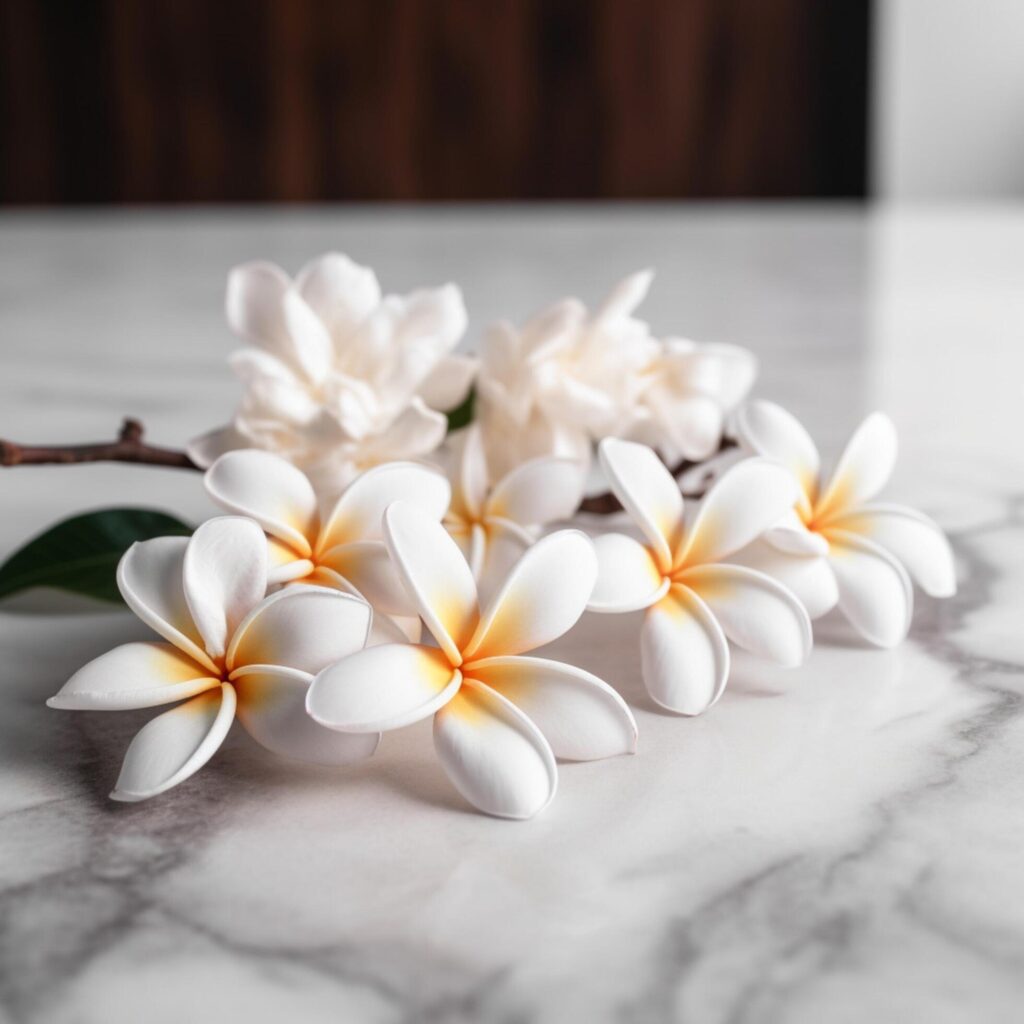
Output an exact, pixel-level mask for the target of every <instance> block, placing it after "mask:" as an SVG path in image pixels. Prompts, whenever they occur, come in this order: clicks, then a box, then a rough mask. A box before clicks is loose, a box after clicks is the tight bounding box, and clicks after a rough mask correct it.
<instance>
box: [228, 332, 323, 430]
mask: <svg viewBox="0 0 1024 1024" xmlns="http://www.w3.org/2000/svg"><path fill="white" fill-rule="evenodd" d="M228 365H229V366H230V367H231V369H232V370H233V371H234V373H235V376H236V377H237V378H238V379H239V380H240V381H241V382H242V383H243V384H245V385H246V386H252V385H255V384H259V383H262V382H265V381H273V382H274V383H276V384H284V385H287V386H288V387H293V388H294V387H300V388H301V387H305V385H304V384H303V383H302V381H301V379H300V378H299V377H297V376H296V374H295V371H294V370H292V369H291V368H290V367H289V366H288V365H287V364H286V363H282V362H281V360H280V359H278V358H277V356H274V355H271V354H270V353H269V352H265V351H264V350H263V349H261V348H240V349H236V350H235V351H234V352H232V353H231V355H229V356H228ZM241 447H243V448H244V447H247V445H241Z"/></svg>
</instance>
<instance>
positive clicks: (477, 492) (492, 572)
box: [444, 425, 584, 585]
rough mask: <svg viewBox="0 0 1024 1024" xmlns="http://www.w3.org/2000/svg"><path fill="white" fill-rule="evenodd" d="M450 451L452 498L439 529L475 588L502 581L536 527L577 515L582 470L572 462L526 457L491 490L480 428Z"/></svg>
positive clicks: (533, 537) (465, 434)
mask: <svg viewBox="0 0 1024 1024" xmlns="http://www.w3.org/2000/svg"><path fill="white" fill-rule="evenodd" d="M454 448H455V451H454V455H455V457H454V458H453V460H452V465H451V470H450V472H449V479H450V481H451V485H452V500H451V505H450V506H449V508H448V513H447V514H446V515H445V517H444V525H445V527H446V528H447V530H448V532H449V533H450V534H451V535H452V537H454V538H455V542H456V543H457V544H458V545H459V548H460V549H461V551H462V553H463V555H464V556H465V558H466V561H467V562H469V566H470V569H471V570H472V571H473V576H474V577H475V578H476V581H477V583H478V585H479V584H480V583H481V580H483V579H484V578H485V577H486V578H487V579H488V580H489V581H493V580H494V579H496V578H499V577H504V575H505V574H506V573H507V572H508V570H509V569H510V568H511V567H512V563H513V562H515V560H516V559H517V558H518V557H519V556H520V555H521V554H522V553H523V551H524V550H525V549H526V548H528V547H529V546H530V545H531V544H532V543H533V542H534V541H535V540H536V538H537V534H538V533H539V528H540V527H542V526H545V525H547V524H548V523H553V522H556V521H558V520H560V519H568V518H569V517H570V516H571V515H572V514H573V513H574V512H575V511H576V509H577V507H578V506H579V503H580V501H581V499H582V497H583V484H584V470H583V467H582V466H581V465H580V463H579V462H577V461H575V460H574V459H560V458H555V457H553V456H550V457H545V458H538V459H530V460H529V461H528V462H524V463H522V464H521V465H519V466H517V467H516V468H515V469H513V470H512V471H511V472H510V473H508V474H507V475H506V476H504V477H502V478H501V479H500V480H499V481H498V482H497V483H496V484H495V485H494V486H493V487H491V486H490V483H489V474H488V470H487V458H486V456H485V455H484V447H483V438H482V436H481V433H480V428H479V427H478V426H476V425H473V426H471V427H468V428H467V429H466V430H464V431H462V432H461V436H459V437H458V439H457V440H456V442H455V445H454Z"/></svg>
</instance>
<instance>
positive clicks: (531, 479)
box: [486, 458, 586, 526]
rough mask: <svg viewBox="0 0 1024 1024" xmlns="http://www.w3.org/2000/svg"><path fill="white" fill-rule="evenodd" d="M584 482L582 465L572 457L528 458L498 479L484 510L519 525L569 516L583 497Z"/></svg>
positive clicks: (549, 521)
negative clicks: (528, 459) (527, 460)
mask: <svg viewBox="0 0 1024 1024" xmlns="http://www.w3.org/2000/svg"><path fill="white" fill-rule="evenodd" d="M585 482H586V481H585V472H584V469H583V466H582V465H581V464H580V463H578V462H576V461H574V460H573V459H553V458H541V459H531V460H530V461H529V462H524V463H523V464H522V465H521V466H517V467H516V468H515V469H513V470H512V472H511V473H509V474H508V475H507V476H506V477H504V478H503V479H502V480H499V481H498V483H497V484H496V485H495V488H494V490H493V492H492V493H491V496H490V498H489V499H488V501H487V511H486V514H487V515H488V516H493V517H498V518H500V519H510V520H511V521H512V522H514V523H519V525H520V526H543V525H545V524H547V523H553V522H556V521H558V520H559V519H569V518H570V517H571V516H572V515H573V513H575V511H576V509H577V508H578V507H579V504H580V501H581V500H582V498H583V487H584V484H585Z"/></svg>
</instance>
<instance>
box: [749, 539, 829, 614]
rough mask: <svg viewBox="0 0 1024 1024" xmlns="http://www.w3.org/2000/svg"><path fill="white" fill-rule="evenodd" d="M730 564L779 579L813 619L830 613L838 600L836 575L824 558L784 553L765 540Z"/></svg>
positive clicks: (758, 541)
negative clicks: (743, 566) (746, 567)
mask: <svg viewBox="0 0 1024 1024" xmlns="http://www.w3.org/2000/svg"><path fill="white" fill-rule="evenodd" d="M729 561H730V562H735V563H737V564H738V565H745V566H748V567H749V568H751V569H756V570H757V571H758V572H763V573H764V574H765V575H767V576H771V578H772V579H774V580H778V581H779V582H780V583H781V584H782V585H783V586H785V587H786V588H788V589H789V590H791V591H792V592H793V593H794V594H796V596H797V598H798V599H799V601H800V603H801V604H802V605H803V606H804V608H805V609H806V610H807V614H808V615H809V616H810V617H811V618H812V619H817V618H820V617H821V616H822V615H824V614H825V613H826V612H829V611H831V610H832V609H833V608H835V606H836V604H837V603H838V601H839V588H838V586H837V585H836V574H835V573H834V572H833V571H832V567H831V566H830V565H829V563H828V559H827V558H825V557H823V556H821V555H790V554H785V553H783V552H781V551H779V550H778V549H777V548H775V547H772V546H771V545H770V544H768V543H767V541H766V540H764V539H762V540H756V541H754V543H753V544H750V545H748V546H747V547H745V548H743V550H742V551H737V552H736V553H735V554H732V555H730V556H729Z"/></svg>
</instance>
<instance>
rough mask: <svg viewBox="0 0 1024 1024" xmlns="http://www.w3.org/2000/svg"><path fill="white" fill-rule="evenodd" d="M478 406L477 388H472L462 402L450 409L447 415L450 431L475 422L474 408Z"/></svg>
mask: <svg viewBox="0 0 1024 1024" xmlns="http://www.w3.org/2000/svg"><path fill="white" fill-rule="evenodd" d="M475 406H476V388H475V387H473V388H470V389H469V393H468V394H467V395H466V397H465V398H464V399H463V400H462V402H461V404H459V405H457V406H455V408H454V409H451V410H449V411H448V412H447V413H445V415H446V416H447V417H448V433H449V434H450V433H451V432H452V431H453V430H461V429H462V428H463V427H467V426H469V424H470V423H472V422H473V410H474V407H475Z"/></svg>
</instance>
